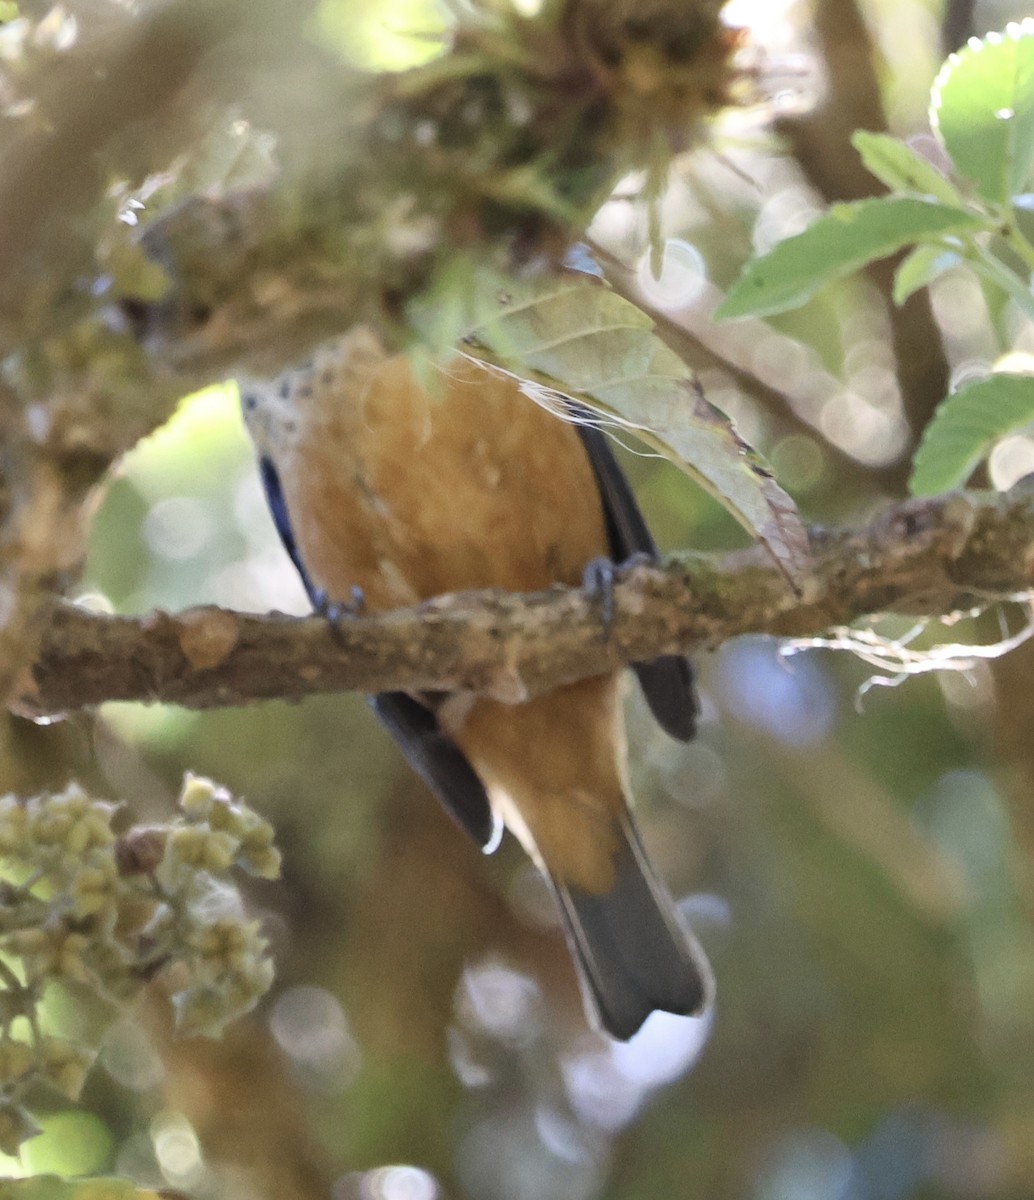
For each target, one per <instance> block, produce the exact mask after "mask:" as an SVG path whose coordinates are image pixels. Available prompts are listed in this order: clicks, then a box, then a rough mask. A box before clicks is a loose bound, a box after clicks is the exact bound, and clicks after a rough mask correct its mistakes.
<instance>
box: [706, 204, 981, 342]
mask: <svg viewBox="0 0 1034 1200" xmlns="http://www.w3.org/2000/svg"><path fill="white" fill-rule="evenodd" d="M985 227H986V223H985V221H984V220H983V219H982V218H981V217H979V216H976V215H975V214H973V213H967V212H964V211H963V210H962V209H958V208H951V207H949V206H948V205H945V204H936V203H933V202H931V201H927V200H915V199H912V198H911V197H908V196H887V197H881V198H880V199H875V200H857V201H855V202H853V203H851V204H834V205H833V207H832V208H831V209H830V210H829V212H828V213H825V214H824V215H823V216H821V217H819V218H818V220H817V221H815V222H814V223H813V224H812V225H810V226H809V227H808V228H807V229H806V230H805V231H804V232H803V233H799V234H797V235H796V237H790V238H787V239H786V240H785V241H783V242H780V243H779V244H778V245H777V246H775V247H774V248H773V249H772V250H770V251H769V253H768V254H765V255H764V256H763V257H761V258H756V259H754V260H753V261H751V262H749V263H747V265H746V267H745V268H744V271H743V274H742V275H741V276H740V277H739V279H737V280H736V283H735V284H734V285H733V287H732V289H731V290H730V292H729V294H728V295H727V296H726V297H725V300H724V301H723V302H722V304H720V305H719V306H718V310H717V311H716V313H715V316H716V317H718V318H719V319H727V318H729V317H745V316H767V315H769V314H770V313H777V312H785V311H786V310H787V309H791V308H799V307H800V306H801V305H802V304H803V303H804V302H805V301H806V300H809V299H810V298H811V297H812V296H813V295H814V294H815V293H816V292H817V291H818V290H819V288H821V287H823V286H825V285H826V284H827V283H832V282H833V281H834V280H835V279H841V278H843V276H845V275H849V274H851V272H852V271H856V270H858V268H859V267H863V266H865V264H866V263H869V262H872V261H873V259H877V258H884V257H886V255H888V254H893V253H894V252H895V251H896V250H900V249H901V247H902V246H907V245H908V244H909V243H911V242H922V241H926V240H931V239H932V240H940V239H942V238H945V237H952V236H957V235H959V234H965V233H974V232H976V231H978V230H981V229H983V228H985Z"/></svg>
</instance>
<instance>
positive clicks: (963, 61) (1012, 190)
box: [930, 19, 1034, 204]
mask: <svg viewBox="0 0 1034 1200" xmlns="http://www.w3.org/2000/svg"><path fill="white" fill-rule="evenodd" d="M930 123H931V125H932V126H933V128H934V130H935V131H936V132H937V133H938V134H939V136H940V138H941V141H942V142H943V143H944V148H945V149H946V150H947V151H948V153H949V154H950V155H951V157H952V159H953V161H954V163H955V166H956V168H957V169H958V171H959V173H960V174H962V175H965V176H966V177H967V178H969V179H971V180H972V181H973V183H974V184H975V185H976V188H977V191H978V192H979V193H980V195H981V196H983V197H984V198H985V199H987V200H990V201H993V202H994V203H996V204H1005V203H1007V202H1008V201H1009V199H1010V197H1012V196H1014V195H1016V194H1017V193H1018V192H1022V191H1023V190H1024V188H1025V186H1026V184H1027V181H1028V180H1029V179H1030V175H1031V168H1032V167H1034V20H1030V19H1027V20H1025V21H1021V22H1019V23H1018V24H1014V25H1010V26H1009V27H1008V28H1007V29H1006V31H1005V33H989V34H988V35H987V37H985V38H983V39H982V40H981V41H977V40H976V39H973V40H971V41H970V43H969V45H967V46H965V47H964V48H963V49H962V50H960V51H959V52H958V53H957V54H953V55H951V57H950V58H949V59H948V61H947V62H946V63H945V64H944V66H943V67H942V68H941V70H940V73H939V74H938V76H937V78H936V79H935V80H934V85H933V88H932V90H931V92H930Z"/></svg>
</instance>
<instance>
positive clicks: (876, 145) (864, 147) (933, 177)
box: [851, 129, 962, 207]
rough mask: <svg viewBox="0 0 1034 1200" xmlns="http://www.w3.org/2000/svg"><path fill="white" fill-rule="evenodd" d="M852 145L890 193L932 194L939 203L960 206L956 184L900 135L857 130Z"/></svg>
mask: <svg viewBox="0 0 1034 1200" xmlns="http://www.w3.org/2000/svg"><path fill="white" fill-rule="evenodd" d="M851 145H852V146H854V148H855V149H856V150H857V151H858V153H859V154H860V155H861V159H862V162H863V163H864V164H865V168H866V170H867V171H869V172H870V173H871V174H873V175H875V176H876V178H877V179H878V180H879V181H880V182H881V183H885V184H886V185H887V187H888V188H890V190H891V191H892V192H915V193H917V194H918V195H920V196H932V197H933V198H934V199H935V200H940V201H941V203H942V204H949V205H953V206H955V207H961V206H962V197H961V196H960V195H959V192H958V189H957V188H956V187H955V185H954V184H953V183H951V182H949V181H948V180H947V179H945V177H944V176H943V175H942V174H941V173H940V171H938V170H937V168H936V167H935V166H934V165H933V163H932V162H930V161H929V160H928V159H925V158H923V156H922V155H921V154H917V153H916V151H915V150H913V149H912V147H911V146H909V145H907V144H906V143H905V142H903V141H901V140H900V138H896V137H891V136H890V134H889V133H870V132H869V131H868V130H865V129H859V130H858V131H857V132H856V133H854V134H852V136H851Z"/></svg>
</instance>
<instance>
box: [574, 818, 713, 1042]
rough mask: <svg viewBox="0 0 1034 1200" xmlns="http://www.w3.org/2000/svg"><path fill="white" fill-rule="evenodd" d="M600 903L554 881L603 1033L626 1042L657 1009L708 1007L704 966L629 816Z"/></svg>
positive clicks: (685, 1012)
mask: <svg viewBox="0 0 1034 1200" xmlns="http://www.w3.org/2000/svg"><path fill="white" fill-rule="evenodd" d="M621 833H622V835H623V836H622V840H621V845H620V847H619V849H618V851H617V853H616V855H615V857H614V868H615V876H614V884H613V887H611V888H610V890H609V891H607V892H605V893H603V894H602V895H593V894H591V893H590V892H587V891H584V890H582V889H580V888H578V887H575V886H568V885H565V884H563V883H561V882H559V881H558V880H557V879H552V880H551V882H552V885H553V889H554V891H555V893H556V896H557V899H558V901H559V903H560V912H561V914H562V917H563V922H564V927H565V929H566V932H567V936H568V940H569V942H570V943H571V948H572V950H573V952H574V958H575V962H576V963H577V965H578V968H579V971H578V974H579V978H580V982H581V984H582V991H583V993H584V995H585V998H586V1001H587V1007H588V1008H589V1010H590V1012H592V1013H595V1014H596V1018H597V1023H598V1025H599V1027H600V1028H601V1029H603V1030H604V1031H605V1032H606V1033H609V1034H610V1035H611V1036H612V1037H615V1038H620V1039H621V1040H623V1041H624V1040H627V1039H628V1038H630V1037H631V1036H632V1035H633V1034H634V1033H635V1032H636V1031H637V1030H638V1029H639V1027H640V1026H641V1025H642V1023H643V1022H644V1021H645V1020H646V1018H647V1017H648V1016H649V1015H650V1013H651V1012H653V1011H654V1010H655V1009H663V1010H664V1011H665V1012H670V1013H677V1014H679V1015H680V1016H695V1015H697V1014H698V1013H700V1012H702V1011H703V1010H704V1009H705V1008H706V1007H707V1005H708V1004H709V1003H710V1002H711V999H712V995H713V991H714V984H713V979H712V975H711V968H710V966H709V965H708V962H707V958H706V956H705V955H704V952H703V950H702V949H701V948H700V946H699V944H698V943H697V941H696V939H695V938H694V937H693V935H692V934H691V933H690V932H689V931H688V929H686V928H685V927H684V926H683V924H682V923H681V922H680V920H679V918H678V915H677V914H676V912H675V906H674V904H673V902H672V900H671V897H670V896H669V895H668V894H667V892H666V891H665V890H664V888H663V887H662V885H661V884H660V882H659V881H658V880H657V878H656V877H655V876H654V874H653V871H652V870H651V868H650V865H649V863H648V862H647V859H646V854H645V852H644V850H643V846H642V843H641V842H640V840H639V833H638V831H637V830H636V828H635V826H634V825H633V823H632V818H631V817H630V816H627V817H626V818H625V819H623V820H622V822H621Z"/></svg>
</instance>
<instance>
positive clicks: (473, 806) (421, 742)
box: [370, 692, 500, 850]
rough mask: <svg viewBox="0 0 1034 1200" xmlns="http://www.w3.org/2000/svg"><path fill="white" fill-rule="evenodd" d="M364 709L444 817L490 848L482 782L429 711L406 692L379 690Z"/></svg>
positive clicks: (493, 831) (491, 822) (491, 831)
mask: <svg viewBox="0 0 1034 1200" xmlns="http://www.w3.org/2000/svg"><path fill="white" fill-rule="evenodd" d="M370 707H371V708H372V709H373V711H374V712H375V713H376V714H377V716H378V717H380V719H381V721H382V722H383V723H384V726H385V728H386V729H387V730H388V732H389V733H390V734H391V736H392V737H393V738H394V739H395V741H396V742H398V744H399V747H400V748H401V750H402V753H403V754H404V755H405V756H406V761H407V762H408V763H409V765H410V766H411V767H412V768H413V770H414V771H416V773H417V774H418V775H419V776H420V778H421V779H422V780H423V781H424V783H426V784H427V786H428V787H429V788H430V789H431V791H432V792H434V794H435V795H436V796H437V797H438V799H439V800H440V801H441V804H442V807H443V808H444V809H445V811H446V812H447V813H448V814H449V816H450V817H452V819H453V820H454V821H455V822H456V823H457V824H458V825H459V826H460V828H461V829H465V830H466V831H467V833H469V834H470V836H471V837H472V838H473V839H474V841H475V842H477V844H478V845H479V846H480V847H481V848H482V850H484V849H488V848H490V847H492V848H494V846H495V843H496V842H497V841H498V840H499V832H500V830H499V828H498V826H497V823H496V819H495V817H494V816H493V815H492V809H491V806H490V805H489V802H488V793H487V792H486V791H485V785H484V784H483V783H482V782H481V779H480V777H479V776H478V774H477V772H476V771H475V770H474V768H473V767H472V766H471V765H470V762H469V761H468V759H467V757H466V755H465V754H464V753H463V751H462V750H461V749H460V748H459V746H457V745H456V743H455V742H454V741H453V740H452V738H450V737H449V736H448V734H446V733H445V731H444V730H443V729H442V727H441V724H440V723H439V721H438V718H437V717H436V716H435V715H434V713H433V712H432V711H431V710H430V709H429V708H428V707H427V706H426V705H424V704H421V703H420V701H419V700H414V699H413V697H412V696H410V695H408V693H406V692H380V693H379V694H378V695H376V696H371V697H370Z"/></svg>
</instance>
